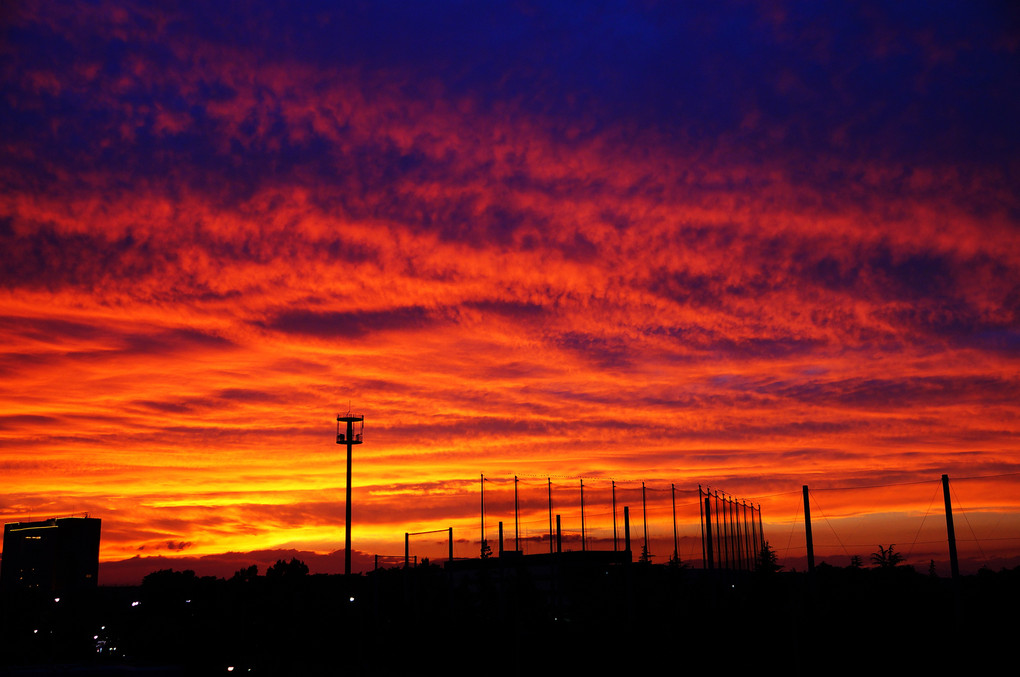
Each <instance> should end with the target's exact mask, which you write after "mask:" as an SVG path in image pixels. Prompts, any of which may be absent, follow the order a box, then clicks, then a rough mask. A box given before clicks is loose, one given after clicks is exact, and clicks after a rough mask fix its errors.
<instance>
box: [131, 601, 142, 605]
mask: <svg viewBox="0 0 1020 677" xmlns="http://www.w3.org/2000/svg"><path fill="white" fill-rule="evenodd" d="M139 604H141V602H131V606H138V605H139Z"/></svg>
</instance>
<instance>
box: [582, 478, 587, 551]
mask: <svg viewBox="0 0 1020 677" xmlns="http://www.w3.org/2000/svg"><path fill="white" fill-rule="evenodd" d="M586 550H587V545H586V544H585V531H584V480H583V479H582V480H581V552H585V551H586Z"/></svg>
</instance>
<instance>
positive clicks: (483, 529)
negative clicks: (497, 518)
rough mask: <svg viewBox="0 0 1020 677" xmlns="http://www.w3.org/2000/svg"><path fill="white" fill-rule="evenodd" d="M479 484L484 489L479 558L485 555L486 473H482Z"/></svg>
mask: <svg viewBox="0 0 1020 677" xmlns="http://www.w3.org/2000/svg"><path fill="white" fill-rule="evenodd" d="M480 477H481V479H480V480H479V482H478V484H479V486H481V488H482V542H481V544H480V545H479V552H478V554H479V556H482V555H484V554H485V473H480Z"/></svg>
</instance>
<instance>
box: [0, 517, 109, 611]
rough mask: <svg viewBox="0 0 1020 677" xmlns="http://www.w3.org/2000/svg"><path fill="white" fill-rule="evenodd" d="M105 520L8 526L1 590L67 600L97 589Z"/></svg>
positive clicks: (57, 520)
mask: <svg viewBox="0 0 1020 677" xmlns="http://www.w3.org/2000/svg"><path fill="white" fill-rule="evenodd" d="M100 523H101V520H99V519H96V518H90V517H64V518H54V519H48V520H44V521H41V522H14V523H11V524H6V525H4V556H3V563H2V566H0V589H2V590H3V592H4V593H5V594H7V593H32V592H38V593H39V594H47V595H62V594H66V593H69V592H76V591H80V590H87V589H92V588H95V587H96V584H97V575H98V571H99V530H100Z"/></svg>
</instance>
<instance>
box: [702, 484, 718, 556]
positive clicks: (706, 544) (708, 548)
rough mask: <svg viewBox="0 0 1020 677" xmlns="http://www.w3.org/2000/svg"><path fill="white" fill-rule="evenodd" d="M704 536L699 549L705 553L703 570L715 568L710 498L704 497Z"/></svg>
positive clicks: (708, 496)
mask: <svg viewBox="0 0 1020 677" xmlns="http://www.w3.org/2000/svg"><path fill="white" fill-rule="evenodd" d="M702 524H703V525H704V526H703V527H702V528H703V529H704V530H705V536H704V538H702V543H701V547H702V549H703V550H704V551H705V568H706V569H709V570H712V569H714V568H715V561H714V560H715V556H714V554H713V553H712V497H711V496H710V495H708V494H706V495H705V521H704V522H703V523H702Z"/></svg>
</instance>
